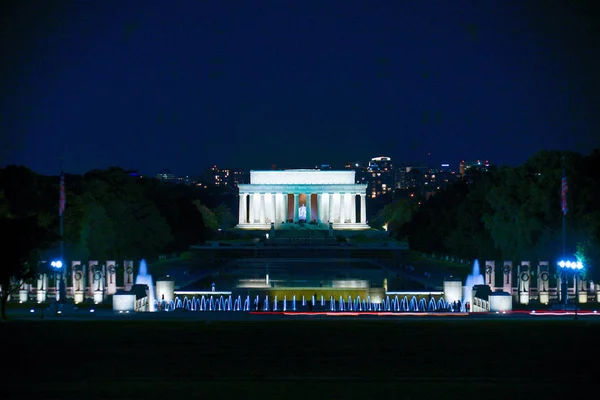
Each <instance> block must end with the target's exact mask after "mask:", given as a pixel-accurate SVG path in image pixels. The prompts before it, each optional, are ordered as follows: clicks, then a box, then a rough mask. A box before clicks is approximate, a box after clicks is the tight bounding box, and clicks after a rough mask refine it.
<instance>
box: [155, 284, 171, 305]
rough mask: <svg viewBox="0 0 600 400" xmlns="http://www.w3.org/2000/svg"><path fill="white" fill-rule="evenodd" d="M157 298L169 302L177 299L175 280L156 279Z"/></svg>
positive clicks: (159, 300)
mask: <svg viewBox="0 0 600 400" xmlns="http://www.w3.org/2000/svg"><path fill="white" fill-rule="evenodd" d="M156 300H158V302H159V303H161V302H163V301H165V302H167V303H169V302H171V301H173V300H175V282H174V281H173V280H170V279H165V280H159V281H156Z"/></svg>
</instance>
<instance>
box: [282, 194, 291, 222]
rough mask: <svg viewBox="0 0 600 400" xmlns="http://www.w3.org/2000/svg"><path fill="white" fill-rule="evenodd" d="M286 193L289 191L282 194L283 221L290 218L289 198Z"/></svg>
mask: <svg viewBox="0 0 600 400" xmlns="http://www.w3.org/2000/svg"><path fill="white" fill-rule="evenodd" d="M288 195H289V193H284V194H283V216H284V219H283V220H284V221H285V222H288V219H290V214H289V212H290V205H289V199H288Z"/></svg>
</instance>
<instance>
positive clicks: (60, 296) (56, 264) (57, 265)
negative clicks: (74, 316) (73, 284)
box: [50, 260, 66, 303]
mask: <svg viewBox="0 0 600 400" xmlns="http://www.w3.org/2000/svg"><path fill="white" fill-rule="evenodd" d="M50 266H51V267H52V268H53V269H54V270H55V271H56V276H57V277H58V288H57V289H58V291H57V293H56V301H57V303H58V301H63V300H64V298H65V297H66V290H65V287H64V281H63V274H62V268H63V262H62V261H61V260H55V261H52V262H51V263H50Z"/></svg>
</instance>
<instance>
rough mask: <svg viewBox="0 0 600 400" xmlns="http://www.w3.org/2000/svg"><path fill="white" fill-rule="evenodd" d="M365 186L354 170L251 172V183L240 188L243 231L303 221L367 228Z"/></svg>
mask: <svg viewBox="0 0 600 400" xmlns="http://www.w3.org/2000/svg"><path fill="white" fill-rule="evenodd" d="M366 191H367V185H366V184H356V183H355V171H331V170H328V171H321V170H314V169H292V170H283V171H250V184H241V185H239V193H240V195H239V198H240V203H239V224H238V225H237V227H238V228H242V229H270V228H271V226H272V225H273V227H274V228H275V229H285V228H286V227H287V226H288V224H289V225H291V224H297V223H304V222H306V223H308V224H309V225H313V226H315V227H322V228H329V227H333V229H368V228H369V226H368V225H367V221H366V215H367V209H366V208H367V206H366Z"/></svg>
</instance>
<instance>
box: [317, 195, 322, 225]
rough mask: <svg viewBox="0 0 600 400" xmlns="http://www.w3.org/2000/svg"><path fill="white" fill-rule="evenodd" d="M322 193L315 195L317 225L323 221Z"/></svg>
mask: <svg viewBox="0 0 600 400" xmlns="http://www.w3.org/2000/svg"><path fill="white" fill-rule="evenodd" d="M322 204H323V193H317V223H319V224H320V223H321V221H323V207H322Z"/></svg>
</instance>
